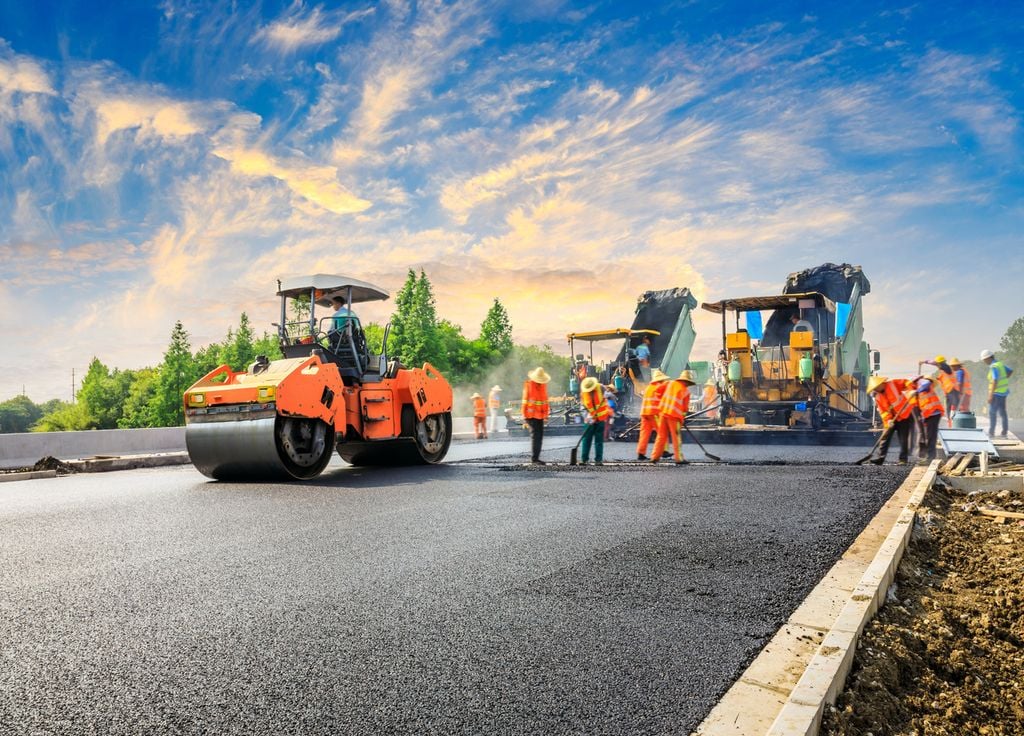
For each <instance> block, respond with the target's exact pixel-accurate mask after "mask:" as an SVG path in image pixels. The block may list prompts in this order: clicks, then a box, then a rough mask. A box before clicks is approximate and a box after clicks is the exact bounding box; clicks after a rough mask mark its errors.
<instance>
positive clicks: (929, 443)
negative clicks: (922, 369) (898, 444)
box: [914, 378, 945, 462]
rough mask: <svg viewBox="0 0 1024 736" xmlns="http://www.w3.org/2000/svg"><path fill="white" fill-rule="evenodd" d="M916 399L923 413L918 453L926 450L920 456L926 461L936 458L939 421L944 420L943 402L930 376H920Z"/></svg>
mask: <svg viewBox="0 0 1024 736" xmlns="http://www.w3.org/2000/svg"><path fill="white" fill-rule="evenodd" d="M914 401H915V403H916V404H917V409H918V411H919V412H920V413H921V440H920V444H919V445H918V455H919V457H920V453H921V452H924V453H925V456H924V457H923V458H920V459H921V460H924V461H926V462H927V461H930V460H934V459H935V445H936V442H937V441H938V439H939V423H940V422H941V421H942V415H943V414H944V413H945V412H944V411H943V410H942V402H941V401H939V397H938V394H936V393H935V384H934V382H932V380H931V379H929V378H918V379H917V380H916V382H915V386H914Z"/></svg>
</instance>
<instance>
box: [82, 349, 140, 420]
mask: <svg viewBox="0 0 1024 736" xmlns="http://www.w3.org/2000/svg"><path fill="white" fill-rule="evenodd" d="M134 381H135V372H134V371H130V370H127V371H121V370H116V369H115V370H114V371H113V372H111V371H110V369H109V368H107V366H105V365H104V364H103V363H102V362H100V360H99V358H93V359H92V362H91V363H89V370H88V371H86V374H85V377H84V378H83V379H82V387H81V389H79V391H78V403H79V404H81V405H82V407H83V408H84V409H85V411H86V413H87V414H88V415H89V416H90V417H91V418H92V421H93V423H94V424H95V426H96V428H97V429H114V428H115V427H117V426H118V421H119V420H120V419H121V416H122V413H123V412H124V403H125V401H126V400H127V398H128V393H129V391H130V390H131V386H132V383H133V382H134Z"/></svg>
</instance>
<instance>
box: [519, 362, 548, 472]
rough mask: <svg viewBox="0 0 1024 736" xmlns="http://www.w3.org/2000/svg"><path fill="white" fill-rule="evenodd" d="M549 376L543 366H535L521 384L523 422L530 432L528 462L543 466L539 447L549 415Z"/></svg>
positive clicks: (542, 440) (542, 441)
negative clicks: (545, 421)
mask: <svg viewBox="0 0 1024 736" xmlns="http://www.w3.org/2000/svg"><path fill="white" fill-rule="evenodd" d="M549 381H551V376H549V375H548V372H547V371H546V370H544V367H543V366H537V367H536V368H534V369H533V370H532V371H530V372H529V373H527V374H526V381H524V382H523V421H525V422H526V426H527V428H528V429H529V430H530V462H531V463H533V464H534V465H544V461H543V460H541V459H540V449H541V445H542V444H543V443H544V420H545V419H547V418H548V414H550V413H551V407H550V406H549V405H548V386H547V384H548V382H549Z"/></svg>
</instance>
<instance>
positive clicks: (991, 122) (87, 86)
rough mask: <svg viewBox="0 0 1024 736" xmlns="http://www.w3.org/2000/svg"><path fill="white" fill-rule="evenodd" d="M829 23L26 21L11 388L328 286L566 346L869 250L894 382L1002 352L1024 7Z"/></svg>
mask: <svg viewBox="0 0 1024 736" xmlns="http://www.w3.org/2000/svg"><path fill="white" fill-rule="evenodd" d="M115 5H119V6H122V7H120V8H118V9H117V10H114V9H113V8H114V6H115ZM817 5H819V4H811V3H742V2H714V3H705V2H697V1H694V2H663V3H621V2H602V1H597V2H586V3H584V2H579V3H577V2H569V1H562V0H516V1H515V2H498V1H492V2H484V1H476V2H455V3H436V2H426V3H408V2H399V1H398V0H394V1H392V2H379V3H378V2H364V3H344V4H329V3H324V4H316V3H301V2H298V3H277V2H273V3H271V2H267V3H262V4H258V3H257V4H251V5H250V4H245V3H228V2H202V1H200V0H188V1H184V2H179V1H177V0H168V1H166V2H162V3H146V2H141V1H139V2H131V3H119V4H102V3H75V2H54V3H45V2H36V3H4V4H3V5H2V6H0V260H2V262H3V264H4V272H5V276H4V279H3V282H2V286H0V315H2V316H0V320H2V322H0V326H2V327H3V331H4V334H5V335H6V337H7V344H6V349H5V350H4V353H3V356H2V357H0V369H2V373H0V375H2V376H3V379H2V383H0V398H6V397H7V396H10V395H13V394H15V393H18V392H20V391H21V389H22V386H23V385H24V386H25V388H26V391H27V393H28V394H29V396H31V397H33V398H35V399H36V400H43V399H46V398H50V397H52V396H64V397H66V395H67V394H68V393H69V390H68V388H67V387H68V385H69V383H70V372H71V369H72V368H76V370H78V371H84V369H85V367H86V366H87V365H88V362H89V360H90V359H91V357H92V356H93V355H96V356H98V357H100V359H101V360H103V361H104V362H106V363H107V364H108V365H112V366H118V367H121V368H134V367H141V366H144V365H152V364H155V363H156V362H158V361H159V359H160V355H161V352H162V350H163V349H164V348H165V346H166V343H167V338H168V336H169V334H170V329H171V326H172V325H173V323H174V321H175V320H176V319H181V320H182V321H183V322H184V324H185V326H186V328H187V329H188V330H189V332H190V333H191V334H192V336H193V341H194V344H195V345H196V346H198V345H201V344H205V343H207V342H210V341H212V340H215V339H220V338H222V337H223V335H224V333H225V332H226V330H227V328H228V326H229V325H231V324H233V323H234V322H236V321H237V317H238V313H239V312H241V311H242V310H243V309H244V310H246V311H247V312H248V313H249V315H250V317H252V318H253V320H254V322H255V323H256V324H257V325H259V326H265V325H269V323H270V322H271V321H274V320H275V319H276V315H277V309H276V305H275V299H274V297H273V291H274V286H275V279H277V278H283V277H287V276H292V275H297V274H302V273H313V272H318V271H319V272H328V273H331V272H334V273H339V272H340V273H350V274H352V275H356V276H360V277H362V278H365V279H366V280H369V281H373V282H375V283H379V284H380V285H382V286H384V287H385V288H388V289H390V290H391V291H392V292H395V291H397V289H398V288H399V287H400V285H401V283H402V281H403V279H404V276H405V274H406V272H407V271H408V269H409V268H415V269H420V268H423V269H425V270H426V272H427V274H428V275H429V276H430V278H431V280H432V281H433V283H434V285H435V288H436V291H437V296H438V308H439V312H440V313H441V315H442V316H445V317H448V318H450V319H452V320H453V321H455V322H457V323H459V324H462V325H463V326H464V328H465V329H466V331H467V333H469V334H471V335H475V333H476V330H477V327H478V325H479V323H480V321H481V320H482V319H483V316H484V314H485V313H486V311H487V308H488V306H489V305H490V303H491V300H492V299H493V298H494V297H495V296H498V297H500V298H501V299H502V301H503V302H504V303H505V304H506V306H507V307H508V309H509V312H510V316H511V318H512V322H513V325H514V327H515V333H516V338H517V339H518V340H519V341H522V342H534V343H548V344H551V345H552V346H554V347H555V348H556V349H562V346H563V344H564V343H563V339H564V335H565V333H566V332H568V331H570V330H576V329H578V330H585V329H597V328H604V327H609V326H619V325H628V324H629V323H630V322H631V319H632V310H633V305H634V303H635V299H636V297H637V296H638V295H640V294H641V293H642V292H643V291H645V290H647V289H658V288H669V287H673V286H688V287H690V288H691V289H692V290H693V291H694V292H695V293H696V295H697V296H698V298H700V299H707V300H709V301H714V300H717V299H720V298H723V297H730V296H743V295H753V294H762V293H775V292H778V291H779V290H780V289H781V287H782V285H783V283H784V281H785V278H786V276H787V274H789V273H790V272H792V271H797V270H801V269H803V268H807V267H811V266H814V265H818V264H820V263H823V262H826V261H833V262H839V263H842V262H848V263H855V264H859V265H861V266H863V268H864V271H865V273H866V274H867V275H868V277H869V279H870V280H871V283H872V293H871V294H870V295H869V296H868V297H867V298H866V300H865V301H866V330H867V336H868V339H869V341H870V342H871V343H872V346H873V347H875V348H877V349H880V350H881V351H882V352H883V367H884V370H885V371H886V372H890V373H899V372H904V371H910V370H913V368H914V367H915V365H916V362H917V360H919V359H921V358H924V357H930V356H932V355H934V354H935V353H936V352H941V353H945V354H946V355H949V354H950V353H952V354H956V355H959V356H960V357H971V358H974V357H976V356H977V353H978V352H979V351H980V350H981V349H982V348H986V347H989V348H991V347H995V344H996V343H997V341H998V338H999V337H1000V336H1001V335H1002V333H1003V331H1004V330H1005V328H1006V327H1007V326H1008V325H1009V324H1010V323H1011V322H1012V321H1013V320H1014V319H1016V318H1017V317H1020V316H1022V315H1024V296H1022V289H1021V284H1022V276H1024V267H1022V265H1021V264H1022V259H1021V252H1022V247H1021V237H1022V236H1021V233H1022V232H1024V228H1022V224H1024V205H1022V194H1024V171H1022V158H1021V147H1022V143H1024V137H1022V132H1021V110H1022V103H1024V99H1022V85H1021V84H1020V79H1021V78H1024V74H1022V69H1021V64H1022V58H1024V55H1022V51H1021V49H1024V32H1022V31H1024V28H1022V27H1024V5H1022V4H1019V3H971V4H966V3H942V2H929V3H919V4H908V5H898V4H880V3H871V2H863V3H848V4H835V5H834V6H830V7H817ZM390 310H391V305H390V304H387V303H386V304H385V305H383V306H379V307H373V308H370V307H367V308H366V309H364V310H363V316H364V318H365V319H374V318H376V319H381V320H382V319H386V318H387V316H388V314H389V313H390ZM697 327H698V331H699V332H700V338H699V341H698V344H697V348H696V351H695V355H694V357H695V358H702V357H706V356H708V355H711V354H713V352H714V351H715V349H716V340H718V339H720V338H719V337H718V327H717V324H716V321H715V318H714V316H713V315H708V316H707V318H704V317H703V316H701V318H700V321H699V322H698V325H697Z"/></svg>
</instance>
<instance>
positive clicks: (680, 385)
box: [651, 369, 697, 465]
mask: <svg viewBox="0 0 1024 736" xmlns="http://www.w3.org/2000/svg"><path fill="white" fill-rule="evenodd" d="M696 382H697V381H696V379H695V378H694V375H693V371H691V370H689V369H687V370H685V371H683V372H682V373H680V374H679V378H677V379H676V380H674V381H670V382H669V384H668V386H667V387H666V388H665V394H664V395H663V396H662V397H661V412H660V417H659V420H658V440H657V441H656V442H655V443H654V456H653V458H652V459H651V463H652V464H653V463H657V462H658V461H659V460H660V459H661V453H663V452H664V451H665V446H666V445H667V443H668V442H669V441H671V442H672V453H673V455H675V459H676V465H686V464H688V462H689V461H688V460H687V459H686V458H685V457H683V437H682V429H683V422H685V421H686V413H687V412H688V411H689V410H690V386H692V385H694V384H695V383H696Z"/></svg>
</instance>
